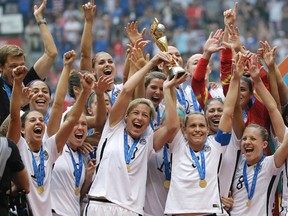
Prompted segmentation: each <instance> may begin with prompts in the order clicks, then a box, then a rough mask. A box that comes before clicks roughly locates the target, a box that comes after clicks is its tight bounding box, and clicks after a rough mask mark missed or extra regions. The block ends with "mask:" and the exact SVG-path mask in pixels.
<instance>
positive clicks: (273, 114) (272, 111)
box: [250, 56, 286, 142]
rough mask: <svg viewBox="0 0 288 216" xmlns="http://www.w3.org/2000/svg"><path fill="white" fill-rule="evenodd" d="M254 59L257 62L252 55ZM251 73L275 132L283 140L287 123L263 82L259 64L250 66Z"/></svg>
mask: <svg viewBox="0 0 288 216" xmlns="http://www.w3.org/2000/svg"><path fill="white" fill-rule="evenodd" d="M252 58H253V59H254V62H255V61H256V62H257V56H253V57H252ZM250 68H251V69H250V74H251V77H252V79H253V81H254V84H255V87H256V90H257V93H258V94H259V96H260V97H261V99H262V101H263V103H264V105H265V107H266V109H267V110H268V112H269V116H270V119H271V122H272V126H273V129H274V132H275V134H276V136H277V137H278V139H279V141H280V142H282V141H283V138H284V134H285V130H286V127H285V124H284V122H283V119H282V116H281V113H280V111H279V110H278V109H277V104H276V102H275V100H274V98H273V97H272V95H271V94H270V92H269V91H268V90H267V88H266V87H265V85H264V84H263V82H262V80H261V77H260V74H261V72H260V71H261V68H260V69H259V68H258V67H257V65H255V64H254V65H252V66H251V67H250Z"/></svg>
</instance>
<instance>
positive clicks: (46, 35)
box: [34, 0, 58, 79]
mask: <svg viewBox="0 0 288 216" xmlns="http://www.w3.org/2000/svg"><path fill="white" fill-rule="evenodd" d="M46 3H47V0H43V1H42V4H41V5H40V7H39V8H38V6H37V5H34V17H35V19H36V21H37V23H38V25H39V29H40V33H41V37H42V40H43V43H44V48H45V50H44V53H43V55H42V56H41V57H40V58H39V59H38V60H37V61H36V63H35V64H34V70H35V71H36V73H37V75H38V76H39V77H40V79H45V78H46V76H47V74H48V72H49V70H50V68H51V67H52V64H53V62H54V60H55V58H56V56H57V54H58V52H57V47H56V45H55V43H54V39H53V36H52V35H51V32H50V31H49V29H48V27H47V25H46V23H44V22H43V12H44V11H45V8H46Z"/></svg>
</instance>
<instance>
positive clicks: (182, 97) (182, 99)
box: [176, 85, 190, 114]
mask: <svg viewBox="0 0 288 216" xmlns="http://www.w3.org/2000/svg"><path fill="white" fill-rule="evenodd" d="M176 96H177V105H178V106H181V107H182V108H183V109H184V110H185V114H189V113H190V103H189V101H188V95H187V94H186V92H185V90H184V89H183V87H182V85H179V88H176Z"/></svg>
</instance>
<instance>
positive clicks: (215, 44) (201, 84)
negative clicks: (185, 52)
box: [191, 29, 225, 109]
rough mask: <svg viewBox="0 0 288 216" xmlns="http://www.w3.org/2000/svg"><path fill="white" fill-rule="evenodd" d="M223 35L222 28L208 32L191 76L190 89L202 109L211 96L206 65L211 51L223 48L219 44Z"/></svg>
mask: <svg viewBox="0 0 288 216" xmlns="http://www.w3.org/2000/svg"><path fill="white" fill-rule="evenodd" d="M223 35H224V33H223V31H222V29H218V30H217V31H216V32H215V34H213V32H211V33H210V35H209V38H208V40H207V41H206V43H205V45H204V52H203V56H202V58H201V59H200V60H199V62H198V64H197V67H196V70H195V73H194V75H193V78H192V84H191V85H192V89H193V91H194V93H195V95H196V98H197V100H198V102H199V104H200V105H201V107H202V109H204V106H205V103H206V102H207V100H208V99H209V98H211V95H210V94H209V92H208V88H207V86H206V80H205V76H206V69H207V65H208V64H209V60H210V57H211V55H212V54H213V53H215V52H218V51H220V50H223V49H225V48H224V47H223V46H220V45H219V44H220V42H221V41H222V38H223Z"/></svg>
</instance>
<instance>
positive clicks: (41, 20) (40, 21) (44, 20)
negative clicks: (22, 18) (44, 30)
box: [37, 18, 47, 26]
mask: <svg viewBox="0 0 288 216" xmlns="http://www.w3.org/2000/svg"><path fill="white" fill-rule="evenodd" d="M37 24H38V26H40V25H41V24H45V25H46V24H47V22H46V19H45V18H42V19H40V20H39V21H37Z"/></svg>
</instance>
